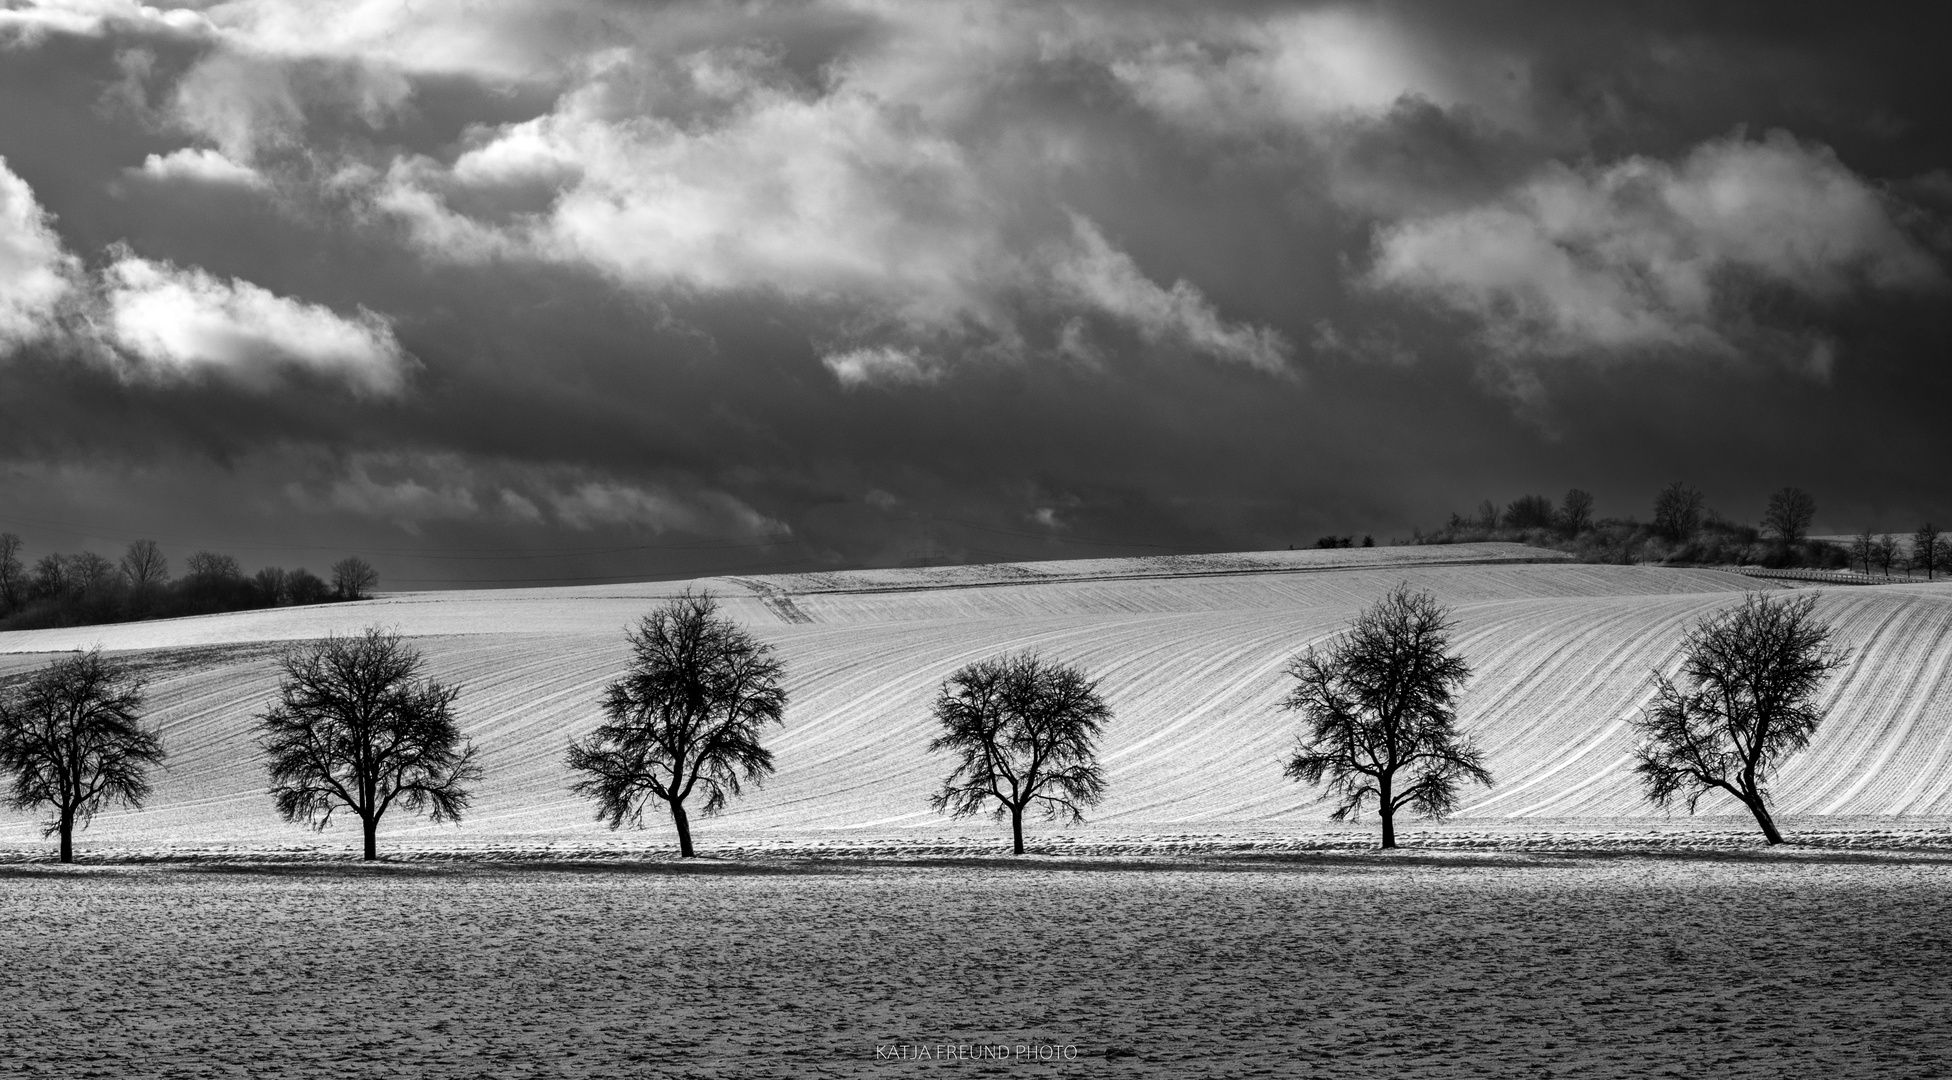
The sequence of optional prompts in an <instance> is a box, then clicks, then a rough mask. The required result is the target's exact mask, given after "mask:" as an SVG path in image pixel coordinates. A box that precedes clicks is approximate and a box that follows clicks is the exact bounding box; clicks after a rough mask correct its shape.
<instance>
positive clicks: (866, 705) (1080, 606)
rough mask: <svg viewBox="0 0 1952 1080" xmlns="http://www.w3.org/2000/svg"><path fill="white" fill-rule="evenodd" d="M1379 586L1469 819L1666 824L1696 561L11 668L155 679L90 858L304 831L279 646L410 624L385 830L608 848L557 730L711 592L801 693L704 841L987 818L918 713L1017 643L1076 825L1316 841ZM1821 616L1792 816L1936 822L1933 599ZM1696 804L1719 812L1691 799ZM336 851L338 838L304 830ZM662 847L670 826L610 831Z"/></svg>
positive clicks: (860, 589) (1847, 601)
mask: <svg viewBox="0 0 1952 1080" xmlns="http://www.w3.org/2000/svg"><path fill="white" fill-rule="evenodd" d="M1398 581H1407V582H1409V583H1411V584H1412V585H1415V586H1419V587H1424V588H1428V589H1430V590H1432V591H1433V592H1435V593H1436V594H1437V595H1438V597H1439V598H1440V599H1442V600H1443V601H1444V602H1445V603H1447V604H1450V605H1452V606H1453V607H1454V608H1455V610H1456V614H1457V617H1458V619H1459V623H1460V631H1459V636H1458V643H1459V645H1460V646H1461V648H1462V650H1463V652H1464V654H1465V656H1466V657H1467V658H1468V660H1469V661H1470V663H1471V664H1472V665H1473V667H1474V668H1475V669H1476V672H1477V674H1476V676H1475V677H1474V678H1473V680H1472V682H1471V684H1470V686H1469V689H1468V691H1467V694H1466V698H1465V702H1464V707H1463V719H1464V723H1465V724H1466V725H1467V726H1468V727H1469V728H1470V729H1472V730H1473V731H1475V732H1476V733H1477V734H1478V736H1479V738H1480V739H1481V740H1482V741H1483V743H1484V745H1485V747H1486V748H1487V750H1488V752H1489V759H1490V766H1491V769H1492V772H1493V774H1494V775H1495V776H1496V777H1497V778H1498V781H1499V782H1498V784H1497V786H1496V787H1494V788H1492V789H1490V790H1488V791H1486V790H1481V789H1480V790H1475V791H1473V792H1472V793H1471V795H1470V797H1469V799H1468V801H1467V804H1466V805H1465V807H1464V809H1463V812H1462V813H1461V814H1460V815H1459V818H1458V820H1459V821H1460V822H1463V823H1470V822H1478V823H1484V824H1492V823H1498V822H1505V823H1510V822H1526V821H1547V820H1551V821H1558V820H1563V819H1634V820H1648V819H1658V818H1659V817H1660V813H1659V812H1658V811H1656V810H1653V809H1652V808H1650V807H1648V806H1647V805H1646V804H1645V803H1644V801H1642V800H1641V798H1640V796H1639V793H1638V791H1637V790H1636V788H1635V786H1634V784H1633V782H1632V777H1631V775H1630V773H1629V771H1628V755H1629V750H1630V746H1631V732H1630V730H1629V727H1628V723H1627V721H1628V718H1629V717H1631V716H1633V715H1635V713H1636V712H1637V710H1638V709H1639V707H1640V706H1641V704H1642V703H1643V702H1644V701H1645V700H1646V695H1647V691H1648V675H1649V672H1650V671H1652V670H1654V669H1655V668H1660V667H1664V666H1669V665H1672V664H1673V663H1674V662H1675V659H1676V649H1677V643H1678V641H1679V638H1680V635H1681V632H1682V630H1683V628H1684V627H1685V626H1686V625H1687V624H1688V623H1689V622H1690V621H1692V620H1694V619H1696V618H1698V617H1700V616H1701V615H1703V614H1704V613H1707V612H1709V611H1712V610H1714V609H1716V608H1717V607H1720V606H1722V605H1725V604H1727V603H1729V602H1730V601H1731V600H1733V599H1734V598H1735V596H1736V595H1737V594H1739V593H1740V592H1742V591H1743V590H1746V589H1755V588H1778V587H1781V584H1782V583H1778V582H1758V581H1756V580H1753V579H1748V578H1744V577H1740V576H1738V575H1735V574H1731V573H1724V572H1720V571H1714V570H1698V569H1676V568H1663V567H1651V566H1594V565H1582V564H1575V563H1571V562H1565V561H1558V560H1556V559H1554V553H1551V552H1542V551H1539V550H1537V549H1531V548H1524V547H1519V546H1516V545H1502V544H1480V545H1456V546H1451V547H1404V548H1376V549H1345V550H1335V551H1292V552H1266V553H1246V554H1236V555H1210V556H1197V557H1173V558H1159V559H1106V560H1086V561H1076V562H1049V563H1022V564H1007V565H998V566H977V567H945V568H933V569H909V570H881V571H856V572H848V573H828V574H807V575H779V576H771V577H738V578H713V579H703V580H699V581H693V582H660V583H651V584H636V585H622V586H602V587H579V588H569V589H516V590H498V591H474V592H449V593H409V594H398V595H391V596H385V597H382V598H379V599H375V600H372V601H366V602H362V603H358V604H344V605H330V606H322V607H312V608H286V609H277V610H272V611H263V612H246V613H239V614H231V615H222V616H210V617H205V618H194V619H178V620H169V621H164V622H153V623H137V624H126V625H120V626H106V627H84V628H77V629H70V630H43V631H25V632H14V633H8V634H0V678H4V677H7V676H8V675H9V674H14V675H17V674H18V673H20V672H22V671H24V670H27V669H30V668H32V667H35V666H38V665H40V664H43V663H45V662H46V661H47V659H48V657H47V654H48V653H50V652H56V651H60V650H70V649H78V648H87V647H92V646H96V645H99V646H100V647H102V648H104V649H107V650H111V651H116V652H123V653H127V654H129V655H131V656H132V657H133V658H134V659H135V660H136V661H137V662H138V663H140V664H142V665H143V666H144V668H145V670H146V671H147V673H148V676H149V678H150V680H151V682H150V697H151V712H150V716H151V718H152V720H154V721H155V722H158V723H160V725H161V726H162V729H163V737H164V740H165V743H166V745H167V746H168V748H169V750H170V753H171V761H170V766H169V769H168V770H167V772H165V773H163V774H162V775H161V776H160V777H159V781H158V784H157V788H156V792H155V795H154V797H153V799H152V800H151V802H150V805H149V807H148V809H146V810H144V811H142V812H140V813H134V812H122V811H117V812H112V813H105V814H103V815H102V816H100V817H99V818H97V819H96V821H95V823H94V825H93V827H92V828H91V829H90V830H89V831H88V832H87V833H86V834H84V837H83V838H84V840H85V842H86V845H85V846H92V847H112V848H142V849H153V848H157V847H162V846H165V845H172V844H185V845H191V846H199V845H210V844H246V845H255V846H262V845H298V846H309V845H313V844H317V843H320V842H321V841H320V839H319V838H317V837H315V836H313V834H311V833H309V832H308V831H306V830H304V829H301V828H299V827H297V826H292V825H288V824H285V823H284V822H282V821H280V820H279V819H278V818H277V817H276V815H275V814H274V813H273V812H272V809H271V805H270V800H269V799H268V797H267V796H266V795H265V794H264V779H263V772H262V766H261V764H260V763H259V761H258V759H257V755H256V750H255V747H254V745H253V743H252V725H253V714H254V713H256V712H258V711H261V710H262V709H263V708H264V707H265V706H266V704H267V703H268V702H269V700H270V699H271V697H272V696H273V693H274V687H275V684H276V675H277V673H276V667H275V656H276V651H277V648H278V647H279V644H280V643H281V642H286V641H291V640H298V639H305V638H311V637H316V636H319V635H322V634H324V633H326V632H332V631H338V632H344V631H350V630H356V629H358V628H360V627H362V626H365V625H369V624H373V623H378V624H382V625H386V626H389V627H396V628H398V629H399V630H400V631H401V632H402V633H404V634H406V635H408V636H410V637H412V638H414V639H415V643H416V645H417V646H418V647H419V648H421V649H422V650H423V652H424V653H425V654H426V656H427V658H428V661H429V670H430V671H431V672H432V673H433V674H434V675H436V676H437V677H438V678H440V679H442V680H444V681H453V682H459V683H460V684H461V685H462V686H463V687H464V690H463V693H462V696H461V699H460V702H459V706H460V710H461V714H462V718H463V723H464V726H465V728H466V730H467V731H468V732H469V733H470V734H471V735H472V736H473V737H474V738H475V740H476V741H477V743H478V744H479V746H480V748H481V751H482V754H483V764H484V766H485V768H486V770H487V776H486V779H485V780H484V782H483V783H482V785H481V787H480V791H479V796H478V799H477V803H476V806H475V810H474V812H473V814H472V815H470V817H469V819H468V821H467V823H466V824H465V825H463V826H461V827H458V828H457V827H453V826H441V827H432V826H426V825H424V824H421V823H419V822H415V821H412V820H410V819H406V818H404V817H402V818H400V819H399V820H391V821H389V822H388V823H387V824H386V825H385V826H383V828H382V843H383V844H384V843H386V842H388V840H389V839H392V840H396V841H397V840H413V841H425V842H427V843H455V844H462V845H467V844H495V843H499V842H504V841H508V840H510V839H511V838H527V839H528V840H531V841H533V840H534V839H536V838H544V839H548V838H556V839H559V840H563V841H576V842H592V843H609V842H612V840H610V839H606V837H607V835H608V834H607V832H606V830H604V829H603V828H602V826H600V825H598V824H597V823H595V822H593V821H591V820H590V812H589V809H588V808H587V806H586V805H585V804H583V803H582V802H580V801H579V800H577V799H575V798H573V797H572V796H570V795H569V793H568V792H567V791H566V785H567V783H568V781H569V779H570V777H569V774H568V771H567V769H566V768H565V767H564V765H563V762H562V757H563V749H564V746H565V744H566V743H567V742H568V741H569V739H570V738H571V737H572V736H576V735H580V734H583V733H584V732H586V731H587V730H589V729H590V728H591V727H592V726H594V724H595V722H596V716H597V713H596V708H595V701H596V698H597V695H598V693H599V692H600V690H601V687H602V685H603V683H604V682H606V681H607V680H609V679H610V678H613V677H614V676H615V675H616V674H617V672H618V671H619V669H620V665H621V663H622V660H623V657H624V653H625V649H624V641H623V634H622V630H623V628H624V626H625V625H626V624H627V623H630V622H633V621H634V620H635V619H636V618H637V617H639V616H641V615H642V614H644V613H645V612H647V611H649V610H650V609H651V608H652V607H654V606H655V605H657V604H658V603H660V602H661V601H662V600H663V599H664V598H667V597H670V596H672V595H675V594H676V593H678V592H679V591H680V590H682V589H684V588H687V587H692V588H705V589H709V590H710V591H712V592H713V593H714V594H715V595H717V596H719V597H720V598H721V599H722V600H723V601H724V606H725V610H726V611H727V612H729V613H730V614H731V615H733V616H734V617H735V618H737V619H739V620H740V621H741V622H742V623H744V624H745V625H747V626H749V627H750V628H751V629H752V630H753V631H754V632H756V633H758V634H759V635H761V636H762V637H764V638H765V639H766V640H768V641H771V642H773V643H774V644H776V645H777V646H778V648H779V650H780V652H781V654H782V656H783V657H784V659H785V660H786V662H787V664H788V679H789V687H790V690H791V693H792V705H791V707H790V708H789V711H788V716H787V723H786V725H785V726H784V727H783V728H778V729H774V730H773V732H772V733H771V735H770V738H769V740H768V745H769V746H770V747H771V748H772V750H773V752H774V755H775V760H776V762H777V764H778V766H779V771H778V773H777V774H776V775H774V776H773V777H772V778H771V779H770V780H769V781H768V782H767V783H766V784H765V786H764V787H763V788H760V789H759V790H757V791H755V792H752V793H751V794H750V795H749V796H748V797H747V798H745V799H744V800H742V801H740V802H738V803H737V804H735V805H734V806H733V807H732V808H731V809H730V810H729V811H728V812H727V813H726V814H725V815H724V816H723V817H721V818H718V819H713V820H708V821H705V822H703V823H701V824H700V826H699V837H700V841H701V843H702V844H703V845H704V846H705V847H707V848H709V847H710V846H711V845H712V843H713V841H714V839H715V838H718V837H727V836H740V837H761V838H780V839H809V838H818V837H822V836H834V835H851V836H862V835H880V834H886V835H891V836H900V835H928V836H934V835H956V834H968V835H988V831H989V828H990V826H989V825H988V823H987V822H950V821H948V820H947V819H945V818H942V817H940V816H938V815H936V814H934V813H932V812H930V810H929V809H928V805H927V796H928V794H929V792H930V791H931V790H932V788H933V786H934V785H935V783H936V782H937V780H938V778H939V776H940V775H941V774H942V773H943V772H944V771H945V768H944V765H943V764H942V762H941V761H940V760H935V759H931V758H930V756H929V755H928V754H927V753H926V746H927V743H928V741H929V739H930V737H931V735H932V734H933V732H932V731H931V723H930V720H929V717H928V702H929V700H930V699H931V697H932V696H933V694H934V692H935V690H936V688H937V686H938V685H939V684H940V682H941V680H942V679H943V678H944V677H945V676H946V675H948V674H949V673H950V672H951V671H953V670H954V669H955V668H956V667H958V666H960V665H962V664H964V663H967V662H968V661H970V660H973V659H978V658H980V657H983V656H986V655H991V654H994V653H997V652H1002V651H1007V650H1014V649H1020V648H1026V647H1031V648H1036V649H1039V650H1042V651H1043V652H1044V653H1046V654H1047V655H1050V656H1053V657H1056V658H1061V659H1064V660H1068V661H1074V662H1078V663H1081V664H1083V665H1084V666H1085V667H1086V668H1087V669H1088V670H1089V671H1090V672H1091V673H1092V674H1093V675H1094V676H1097V677H1100V678H1102V680H1103V687H1104V691H1105V694H1106V697H1107V700H1108V701H1109V703H1110V704H1111V706H1112V708H1113V710H1114V712H1115V720H1114V721H1113V723H1112V724H1111V725H1110V727H1109V728H1108V731H1107V736H1106V738H1105V740H1104V742H1103V744H1102V747H1101V750H1102V758H1103V761H1104V763H1105V766H1106V770H1107V774H1108V777H1109V781H1110V788H1111V793H1110V796H1109V797H1108V799H1107V800H1106V802H1105V803H1104V804H1103V805H1102V806H1101V807H1100V808H1099V809H1098V812H1097V813H1095V814H1094V815H1092V820H1093V822H1094V823H1095V824H1094V828H1095V829H1097V830H1100V831H1106V832H1110V833H1114V834H1120V835H1155V834H1159V835H1185V834H1201V835H1213V834H1224V833H1229V832H1239V831H1243V830H1245V831H1249V832H1259V833H1265V832H1268V831H1278V830H1293V829H1319V828H1321V827H1322V824H1323V817H1324V814H1325V810H1324V807H1323V806H1322V805H1321V804H1320V803H1319V802H1316V801H1315V800H1314V798H1313V796H1312V794H1311V793H1310V792H1308V791H1306V790H1304V789H1302V788H1300V787H1298V786H1297V785H1295V784H1294V783H1292V782H1291V781H1288V780H1286V779H1284V778H1283V776H1282V775H1281V768H1280V760H1281V757H1282V755H1283V754H1284V752H1285V751H1286V750H1287V749H1288V747H1289V746H1290V745H1291V744H1292V742H1293V739H1294V734H1295V731H1296V728H1297V722H1296V718H1295V717H1294V716H1292V715H1289V714H1283V713H1282V712H1280V711H1279V710H1278V709H1277V708H1276V702H1277V701H1278V700H1279V699H1280V697H1281V696H1282V694H1283V693H1284V692H1285V687H1284V685H1283V677H1282V675H1281V668H1282V665H1283V664H1284V663H1285V661H1286V660H1287V658H1288V657H1289V656H1290V655H1292V654H1293V653H1294V652H1295V651H1297V650H1298V649H1300V648H1303V647H1305V646H1306V645H1307V644H1308V643H1310V642H1311V641H1316V640H1319V639H1321V638H1322V637H1324V636H1326V635H1329V634H1332V633H1334V632H1335V631H1336V630H1337V629H1339V628H1340V627H1341V626H1343V625H1344V624H1345V623H1346V622H1347V620H1348V619H1349V618H1350V616H1351V615H1352V614H1353V613H1354V612H1355V611H1356V610H1357V609H1358V608H1360V607H1361V606H1363V605H1365V604H1367V603H1369V602H1370V601H1372V600H1373V599H1375V598H1376V597H1377V596H1378V595H1380V594H1381V593H1382V592H1383V591H1384V590H1386V589H1388V588H1389V587H1390V586H1391V585H1393V584H1395V583H1396V582H1398ZM1821 611H1822V612H1823V614H1824V615H1825V616H1827V617H1828V618H1830V619H1832V620H1833V621H1834V622H1835V624H1836V626H1837V628H1838V634H1839V638H1840V640H1841V642H1842V643H1843V644H1845V645H1846V646H1848V647H1849V648H1850V649H1851V650H1852V661H1851V663H1850V665H1849V666H1848V667H1847V668H1846V669H1845V670H1844V672H1843V673H1842V674H1841V676H1840V677H1838V678H1837V679H1835V680H1834V681H1833V683H1832V684H1831V686H1830V688H1829V697H1830V701H1831V715H1830V719H1829V720H1828V721H1827V722H1826V723H1825V725H1824V727H1823V728H1822V729H1821V730H1820V732H1819V733H1818V735H1817V738H1816V741H1815V742H1814V743H1813V744H1812V745H1811V746H1810V747H1809V749H1808V750H1806V751H1805V752H1804V753H1803V754H1802V755H1800V756H1799V757H1797V758H1796V759H1795V760H1794V761H1793V762H1792V763H1791V764H1790V765H1789V767H1788V768H1787V769H1785V770H1784V771H1783V772H1782V773H1781V775H1780V777H1779V779H1778V782H1777V783H1776V785H1775V788H1774V791H1775V798H1776V800H1777V804H1778V807H1779V809H1780V810H1781V811H1782V812H1783V813H1784V814H1786V815H1790V816H1796V815H1832V816H1838V817H1861V816H1866V815H1871V816H1880V815H1898V816H1903V817H1908V818H1933V817H1943V816H1947V815H1952V694H1948V690H1952V686H1949V685H1948V683H1949V682H1952V674H1948V670H1947V667H1948V662H1952V587H1947V586H1943V585H1938V586H1934V585H1926V584H1922V583H1921V584H1916V585H1888V586H1868V587H1852V588H1832V589H1826V590H1824V591H1823V592H1822V599H1821ZM1702 809H1703V812H1704V813H1714V812H1728V811H1729V810H1730V809H1731V806H1730V805H1729V804H1724V803H1715V802H1712V801H1704V804H1703V807H1702ZM38 831H39V830H38V828H37V827H36V826H35V824H34V819H33V818H32V817H31V816H30V815H27V814H24V813H12V812H9V813H6V814H4V815H0V845H6V846H15V847H27V846H32V847H38V846H39V845H40V844H41V841H40V840H39V837H38ZM352 839H353V837H352V835H351V834H350V832H349V831H348V830H345V829H342V828H339V827H336V826H335V828H334V829H333V830H331V831H330V832H328V833H327V834H326V836H325V837H324V841H325V842H327V843H330V844H334V845H339V844H344V843H349V842H351V841H352ZM616 839H617V841H618V842H624V843H630V844H646V845H661V844H664V843H666V842H668V840H669V833H668V830H666V829H662V828H654V829H652V830H651V831H649V832H647V833H646V834H643V835H626V836H624V837H621V838H616Z"/></svg>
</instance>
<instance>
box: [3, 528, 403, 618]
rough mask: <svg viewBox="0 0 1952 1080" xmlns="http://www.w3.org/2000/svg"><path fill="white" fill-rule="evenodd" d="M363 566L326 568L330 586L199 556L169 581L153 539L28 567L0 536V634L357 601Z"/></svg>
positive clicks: (364, 587)
mask: <svg viewBox="0 0 1952 1080" xmlns="http://www.w3.org/2000/svg"><path fill="white" fill-rule="evenodd" d="M379 580H380V577H379V573H378V572H377V571H375V570H374V569H373V568H372V567H371V566H370V565H368V564H367V563H366V561H365V560H364V559H360V558H358V557H352V558H346V559H341V560H339V561H338V562H337V563H335V564H333V567H332V571H331V580H330V581H327V580H324V579H321V578H320V577H319V576H318V575H317V574H314V573H312V572H311V571H310V570H307V569H305V568H304V567H299V568H298V569H296V570H286V569H284V568H282V567H277V566H267V567H265V568H264V569H262V570H259V571H258V572H257V573H255V574H250V575H246V574H245V573H244V570H243V568H242V567H240V566H238V564H237V559H236V558H234V557H232V556H230V555H222V554H219V553H217V552H214V551H199V552H196V553H195V554H193V555H191V556H190V557H189V559H187V560H186V561H185V565H184V572H183V575H182V576H181V577H174V578H173V577H171V576H170V567H169V560H168V559H166V558H164V557H163V551H162V548H161V547H160V546H158V545H157V543H156V542H155V541H154V540H137V541H135V542H133V543H131V544H130V545H129V548H128V550H127V551H125V552H123V554H122V558H121V560H120V561H118V562H110V561H109V560H108V559H107V558H106V557H104V556H102V555H98V554H96V553H95V552H92V551H84V552H81V553H80V554H76V555H64V554H61V553H59V552H55V553H50V554H47V555H43V556H41V557H40V558H39V559H36V560H34V561H33V562H32V563H31V564H30V563H28V561H27V559H26V557H25V556H24V555H23V554H22V548H21V542H20V537H18V536H16V535H14V534H13V533H0V630H31V629H38V628H41V627H50V626H87V625H92V624H95V623H117V622H134V621H137V620H141V619H167V618H171V617H174V616H178V615H214V614H217V613H219V612H225V611H247V610H250V609H252V608H270V607H284V606H288V605H289V606H297V605H303V604H324V603H329V602H332V601H336V600H363V599H366V598H367V597H369V596H371V595H372V592H373V589H374V588H375V587H377V586H378V585H379Z"/></svg>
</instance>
